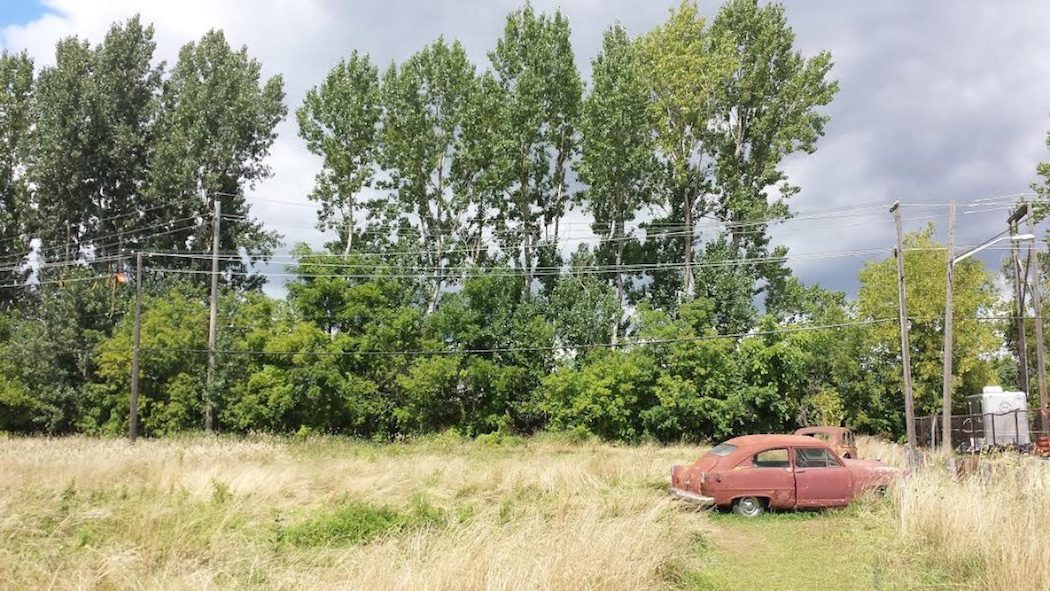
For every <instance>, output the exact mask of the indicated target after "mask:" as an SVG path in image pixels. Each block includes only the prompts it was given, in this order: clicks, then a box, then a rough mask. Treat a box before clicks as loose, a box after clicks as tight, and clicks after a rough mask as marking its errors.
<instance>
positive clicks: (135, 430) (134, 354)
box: [128, 252, 142, 443]
mask: <svg viewBox="0 0 1050 591" xmlns="http://www.w3.org/2000/svg"><path fill="white" fill-rule="evenodd" d="M141 334H142V253H141V252H137V253H135V329H134V333H133V336H132V345H131V409H130V410H131V412H130V416H129V417H128V439H129V440H131V442H132V443H134V442H135V440H136V439H137V438H138V436H139V345H140V343H141V339H140V336H141Z"/></svg>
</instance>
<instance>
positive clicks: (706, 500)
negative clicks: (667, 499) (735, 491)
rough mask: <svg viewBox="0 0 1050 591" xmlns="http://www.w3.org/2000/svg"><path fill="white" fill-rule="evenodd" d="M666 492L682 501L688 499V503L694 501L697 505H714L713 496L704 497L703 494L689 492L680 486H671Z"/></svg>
mask: <svg viewBox="0 0 1050 591" xmlns="http://www.w3.org/2000/svg"><path fill="white" fill-rule="evenodd" d="M668 492H670V493H671V495H672V496H675V497H678V498H679V499H682V500H683V501H689V502H690V503H696V504H697V505H714V504H715V498H714V497H705V496H704V495H700V494H697V493H695V492H690V491H687V490H682V489H680V488H675V487H673V486H672V487H671V488H670V489H669V491H668Z"/></svg>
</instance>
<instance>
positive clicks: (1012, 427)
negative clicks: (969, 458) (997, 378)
mask: <svg viewBox="0 0 1050 591" xmlns="http://www.w3.org/2000/svg"><path fill="white" fill-rule="evenodd" d="M966 404H967V405H968V406H969V407H970V413H971V414H980V415H983V419H984V421H983V422H984V437H977V438H975V440H974V441H973V442H972V443H973V444H975V445H976V447H978V448H980V447H984V446H985V445H1028V444H1029V443H1031V440H1030V439H1029V434H1028V396H1027V395H1026V394H1025V393H1024V392H1003V389H1002V388H1000V387H999V386H985V387H984V388H983V389H982V391H981V393H980V394H974V395H972V396H967V397H966Z"/></svg>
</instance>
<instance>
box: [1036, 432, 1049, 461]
mask: <svg viewBox="0 0 1050 591" xmlns="http://www.w3.org/2000/svg"><path fill="white" fill-rule="evenodd" d="M1032 453H1033V454H1035V455H1037V456H1039V457H1041V458H1050V435H1040V436H1039V437H1037V438H1036V440H1035V447H1034V448H1033V449H1032Z"/></svg>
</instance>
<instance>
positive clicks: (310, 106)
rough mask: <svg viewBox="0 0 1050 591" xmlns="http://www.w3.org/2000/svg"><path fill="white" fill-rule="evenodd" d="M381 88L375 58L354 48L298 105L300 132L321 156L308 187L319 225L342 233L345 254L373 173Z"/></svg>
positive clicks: (377, 146) (341, 239)
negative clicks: (311, 182) (310, 188)
mask: <svg viewBox="0 0 1050 591" xmlns="http://www.w3.org/2000/svg"><path fill="white" fill-rule="evenodd" d="M379 88H380V87H379V72H378V70H377V69H376V67H375V65H373V64H372V60H371V59H370V58H369V57H368V55H367V54H361V53H358V52H357V51H354V52H353V53H352V54H350V58H349V59H347V60H343V61H341V62H339V64H338V65H336V66H335V67H334V68H332V70H331V71H330V72H329V73H328V76H327V77H326V78H325V80H324V82H322V83H321V84H319V85H318V86H316V87H314V88H311V89H310V90H309V91H308V92H307V93H306V98H305V99H304V100H303V104H302V106H300V107H299V109H298V111H296V116H297V118H298V121H299V135H300V136H301V137H302V138H303V139H304V140H306V147H307V148H308V149H309V150H310V151H311V152H313V153H314V154H317V155H318V156H321V158H322V159H323V164H322V166H321V171H320V172H318V173H317V178H316V186H315V188H314V190H313V192H312V193H310V199H311V200H313V201H316V202H318V204H319V205H320V210H319V211H318V213H317V216H318V227H319V228H320V229H321V230H328V229H333V230H336V231H337V232H338V233H339V237H340V241H341V243H342V245H343V253H344V254H346V253H349V252H350V249H351V248H352V247H353V243H354V232H355V226H356V224H357V221H356V219H355V215H356V212H357V211H359V210H360V209H362V202H361V201H362V198H361V191H362V190H364V189H366V188H369V187H371V186H372V183H373V180H374V178H375V173H376V157H377V153H378V150H379V144H378V142H379V126H380V115H381V113H382V107H381V105H380V95H379Z"/></svg>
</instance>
